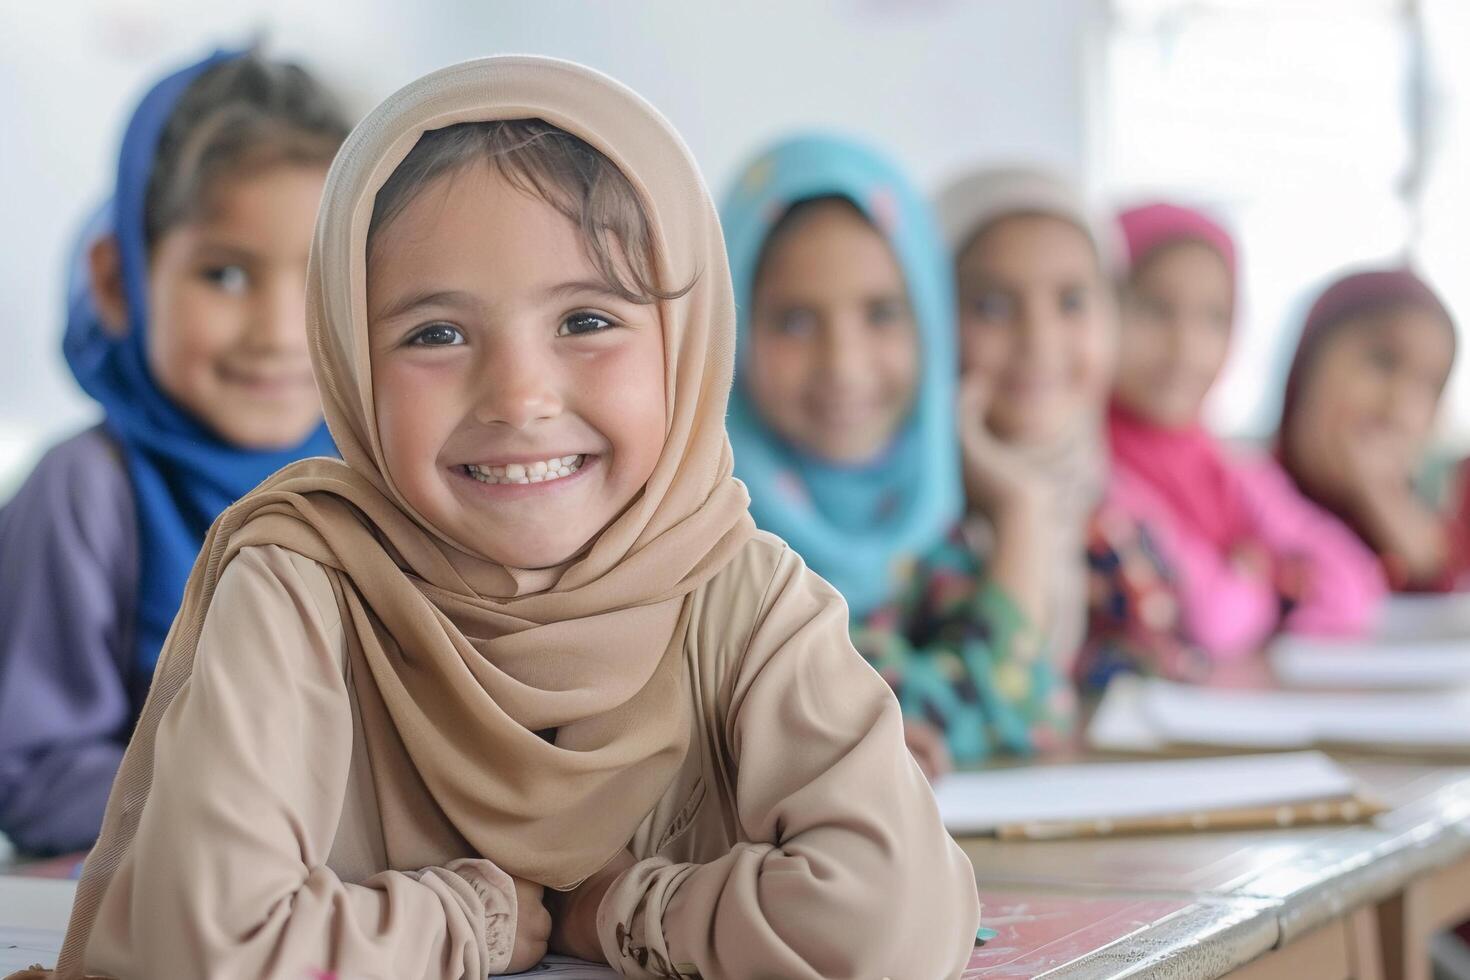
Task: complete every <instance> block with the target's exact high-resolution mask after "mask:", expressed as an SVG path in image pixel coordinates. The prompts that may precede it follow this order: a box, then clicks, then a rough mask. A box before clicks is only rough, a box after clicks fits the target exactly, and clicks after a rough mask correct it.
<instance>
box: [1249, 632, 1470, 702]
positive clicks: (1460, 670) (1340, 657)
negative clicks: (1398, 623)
mask: <svg viewBox="0 0 1470 980" xmlns="http://www.w3.org/2000/svg"><path fill="white" fill-rule="evenodd" d="M1271 670H1272V671H1273V672H1274V673H1275V674H1276V677H1277V679H1278V680H1280V681H1281V683H1282V684H1284V685H1286V686H1287V687H1298V688H1339V689H1340V688H1361V689H1366V690H1378V691H1387V690H1423V689H1431V688H1438V689H1441V690H1442V689H1444V688H1448V687H1465V686H1470V638H1466V639H1453V640H1358V641H1352V640H1348V641H1344V640H1326V639H1316V638H1313V637H1304V636H1283V637H1281V638H1280V639H1278V640H1277V641H1276V642H1275V643H1273V644H1272V645H1271Z"/></svg>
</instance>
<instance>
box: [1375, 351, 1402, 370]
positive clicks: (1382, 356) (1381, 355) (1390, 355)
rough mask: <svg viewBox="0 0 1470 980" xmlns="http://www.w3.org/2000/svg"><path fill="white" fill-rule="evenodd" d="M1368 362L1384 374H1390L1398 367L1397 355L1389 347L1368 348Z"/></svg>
mask: <svg viewBox="0 0 1470 980" xmlns="http://www.w3.org/2000/svg"><path fill="white" fill-rule="evenodd" d="M1368 363H1369V364H1372V365H1373V367H1375V368H1377V369H1378V370H1379V371H1381V372H1382V373H1384V374H1392V373H1393V372H1394V371H1395V370H1397V369H1398V366H1399V359H1398V355H1397V354H1395V353H1394V351H1393V349H1392V348H1389V347H1370V348H1368Z"/></svg>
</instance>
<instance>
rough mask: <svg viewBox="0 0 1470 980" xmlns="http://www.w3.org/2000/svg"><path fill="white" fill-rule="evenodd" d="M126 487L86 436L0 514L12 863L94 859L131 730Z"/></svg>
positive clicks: (49, 461)
mask: <svg viewBox="0 0 1470 980" xmlns="http://www.w3.org/2000/svg"><path fill="white" fill-rule="evenodd" d="M136 592H137V526H136V514H135V510H134V505H133V499H132V490H131V486H130V485H129V483H128V479H127V474H126V471H125V470H124V468H123V465H122V461H121V459H120V458H119V457H118V455H117V453H116V451H115V449H114V448H113V445H112V443H111V441H110V440H109V439H108V437H107V436H106V435H105V434H103V433H102V432H101V431H100V430H98V429H92V430H89V431H87V432H84V433H82V434H81V435H79V436H76V437H74V438H72V439H69V440H67V441H66V442H64V443H61V444H60V445H58V446H56V447H55V448H53V449H52V450H51V451H50V452H49V453H47V454H46V456H45V457H44V458H43V459H42V460H41V462H40V463H39V464H38V465H37V466H36V469H35V470H34V471H33V472H32V473H31V475H30V477H29V478H28V479H27V480H26V482H25V483H24V484H23V485H22V486H21V488H20V490H19V492H18V493H17V494H16V495H15V497H14V498H13V499H12V500H11V501H10V502H9V503H8V504H6V505H5V507H4V509H0V831H4V832H5V833H6V834H7V835H8V836H9V837H10V838H11V840H12V841H13V842H14V843H15V845H16V846H17V847H18V848H20V849H21V850H22V851H29V852H34V853H38V854H40V853H54V852H64V851H72V850H77V849H80V848H85V847H90V846H91V844H92V842H93V840H94V839H95V838H96V836H97V831H98V828H99V827H100V826H101V823H102V811H103V808H104V807H105V806H106V803H107V794H108V791H109V789H110V788H111V785H112V778H113V776H114V774H115V773H116V771H117V766H118V763H119V761H121V759H122V752H123V748H124V745H125V744H126V739H127V735H128V728H129V726H130V724H131V723H132V718H133V707H134V706H133V704H132V697H131V695H130V686H131V685H130V681H129V677H128V674H127V668H126V665H127V664H128V663H129V661H130V660H131V651H130V650H129V649H128V648H129V646H130V642H131V641H130V636H131V618H132V610H133V604H134V598H135V596H136Z"/></svg>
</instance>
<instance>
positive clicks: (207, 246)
mask: <svg viewBox="0 0 1470 980" xmlns="http://www.w3.org/2000/svg"><path fill="white" fill-rule="evenodd" d="M194 251H195V253H200V252H203V253H207V254H208V255H210V256H212V257H215V258H220V257H228V258H231V259H238V260H241V261H246V262H248V261H252V260H254V259H255V258H257V257H258V253H257V252H256V251H255V250H254V249H251V248H247V247H246V246H244V245H240V244H237V243H235V242H231V241H226V240H224V239H222V238H209V237H202V238H200V240H199V242H198V244H197V245H196V246H195V247H194Z"/></svg>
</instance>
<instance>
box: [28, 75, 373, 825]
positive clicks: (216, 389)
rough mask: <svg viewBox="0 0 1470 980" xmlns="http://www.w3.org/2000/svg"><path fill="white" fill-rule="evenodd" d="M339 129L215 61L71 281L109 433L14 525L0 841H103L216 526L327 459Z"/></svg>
mask: <svg viewBox="0 0 1470 980" xmlns="http://www.w3.org/2000/svg"><path fill="white" fill-rule="evenodd" d="M347 128H348V125H347V122H346V120H345V118H344V117H343V115H342V113H341V112H340V110H339V109H338V108H337V106H336V104H335V102H334V101H333V100H332V99H331V98H329V97H328V95H327V94H326V93H325V92H324V91H323V90H322V88H321V87H320V86H319V84H318V83H317V82H316V81H315V80H313V79H312V78H311V77H310V76H309V75H307V74H306V73H305V72H304V71H303V70H302V69H300V68H299V67H297V66H295V65H291V64H285V63H280V62H275V61H271V60H267V59H266V58H264V57H262V56H261V55H259V54H257V53H255V52H249V51H235V52H227V51H221V52H217V53H215V54H213V55H211V56H210V57H208V58H205V59H204V60H203V61H200V62H198V63H196V64H193V65H190V66H188V67H186V68H184V69H182V70H180V71H177V72H175V73H173V74H171V75H169V76H167V77H166V78H164V79H162V80H161V81H159V82H158V83H157V84H156V85H154V87H153V88H152V89H151V90H150V91H149V92H148V93H147V94H146V95H145V96H144V97H143V100H142V102H141V103H140V104H139V106H138V108H137V110H136V111H135V113H134V114H133V117H132V119H131V120H130V122H129V124H128V126H127V129H126V131H125V133H124V136H123V142H122V149H121V152H120V153H119V157H118V165H117V178H116V186H115V189H114V191H113V195H112V198H111V200H109V201H108V202H107V203H106V204H105V205H103V206H102V207H101V208H100V209H99V210H98V211H97V212H96V213H95V214H94V215H93V217H92V218H91V220H90V221H89V222H88V223H87V225H86V227H85V228H84V230H83V233H82V235H81V237H80V240H79V242H78V245H77V248H76V252H75V254H74V256H73V258H72V263H71V267H70V270H69V282H68V295H67V301H68V303H67V314H68V320H67V327H66V333H65V338H64V341H63V349H64V352H65V355H66V359H67V363H68V365H69V366H70V367H71V370H72V373H73V374H74V375H75V377H76V379H77V382H78V383H79V384H80V385H81V387H82V389H83V390H84V391H86V392H87V394H88V395H90V396H91V397H92V398H94V399H95V400H96V401H97V403H98V404H99V405H100V406H101V407H102V410H103V420H102V422H101V424H100V425H98V426H96V427H94V428H92V429H89V430H87V431H85V432H83V433H81V434H79V435H77V436H74V437H72V438H70V439H68V440H66V441H65V442H62V443H61V444H59V445H57V446H55V447H53V448H52V449H51V450H50V451H49V452H48V453H47V454H46V455H45V456H44V457H43V458H42V460H41V461H40V463H39V464H38V465H37V467H36V468H35V470H34V471H33V472H32V473H31V475H30V476H29V478H28V479H27V480H26V481H25V483H24V484H23V485H22V486H21V488H20V490H19V491H18V493H17V494H16V496H15V497H14V498H13V499H12V500H11V501H10V502H9V503H8V504H6V505H5V507H4V508H3V509H0V830H3V831H4V832H5V833H6V834H7V835H9V836H10V837H11V838H12V839H13V840H14V841H15V843H16V844H17V845H18V846H19V847H20V848H21V849H22V850H24V851H30V852H37V853H45V852H60V851H68V850H75V849H79V848H84V847H87V846H88V845H90V843H91V842H92V840H93V838H94V837H95V836H96V833H97V829H98V827H99V825H100V823H101V818H102V810H103V805H104V803H105V801H106V799H107V792H108V789H109V787H110V785H111V781H112V777H113V774H114V772H115V770H116V767H117V764H118V761H119V760H120V758H121V756H122V751H123V748H124V745H125V744H126V740H127V736H128V732H129V730H130V728H131V726H132V724H133V721H134V720H135V718H136V714H137V711H138V709H139V708H140V707H141V705H142V700H143V698H144V696H145V695H146V693H147V690H148V685H149V681H150V679H151V676H152V672H153V667H154V664H155V662H156V661H157V658H158V654H159V650H160V649H161V647H162V645H163V640H164V637H165V636H166V635H167V633H168V629H169V626H170V624H171V623H172V622H173V618H174V614H175V612H176V611H177V608H178V604H179V600H180V597H181V596H182V594H183V588H184V583H185V581H186V580H187V578H188V575H189V570H190V568H191V566H192V565H193V563H194V560H195V557H196V555H197V554H198V551H199V547H200V544H201V543H202V541H203V540H204V535H205V532H206V531H208V529H209V526H210V524H211V523H213V521H214V519H215V517H216V516H218V514H219V513H220V512H221V511H222V510H224V508H225V507H227V506H228V505H229V504H231V503H232V502H234V500H235V499H237V498H238V497H241V496H243V495H244V494H245V493H246V492H248V491H249V490H250V489H251V488H252V487H254V486H255V485H256V484H257V483H259V482H261V481H262V480H264V479H265V478H266V477H267V476H269V475H270V474H271V473H273V472H274V471H276V470H277V469H279V468H281V467H282V466H284V465H286V464H287V463H289V462H292V461H294V460H296V459H299V458H302V457H305V456H316V455H324V454H330V453H332V452H333V451H334V450H333V446H332V443H331V440H330V438H329V437H328V435H327V431H326V428H325V426H324V425H323V424H322V422H321V409H320V404H319V399H318V397H317V393H316V388H315V383H314V381H313V379H312V375H311V368H310V363H309V359H308V355H307V349H306V332H305V278H306V258H307V251H308V248H309V245H310V241H311V234H312V229H313V226H314V220H315V214H316V205H317V201H318V199H319V198H320V195H321V189H322V185H323V182H324V180H325V176H326V168H327V165H328V164H329V163H330V161H331V158H332V156H333V155H334V154H335V152H336V149H337V147H338V145H339V144H340V143H341V141H342V140H343V138H344V137H345V136H346V132H347Z"/></svg>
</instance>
